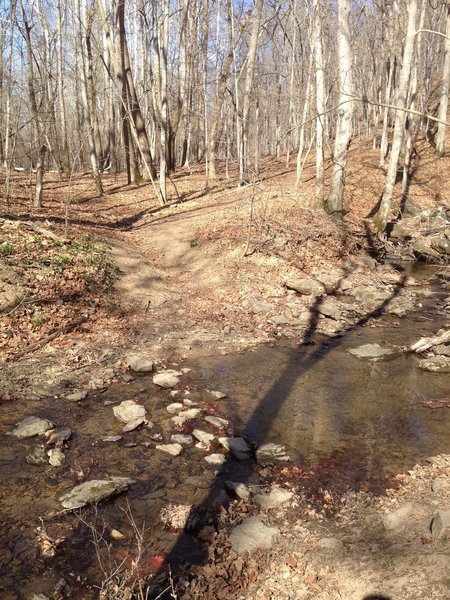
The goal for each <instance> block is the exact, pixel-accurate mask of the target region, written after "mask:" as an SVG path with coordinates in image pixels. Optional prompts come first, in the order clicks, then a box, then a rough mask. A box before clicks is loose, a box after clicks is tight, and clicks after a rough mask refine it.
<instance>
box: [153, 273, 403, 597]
mask: <svg viewBox="0 0 450 600" xmlns="http://www.w3.org/2000/svg"><path fill="white" fill-rule="evenodd" d="M347 274H348V269H347V270H346V271H345V274H344V276H343V277H342V278H344V277H345V275H347ZM341 281H342V279H340V280H339V281H338V282H337V284H336V285H335V286H333V287H331V288H329V289H328V290H327V292H326V294H323V295H320V296H317V297H316V298H315V300H314V302H313V304H312V306H311V308H310V318H309V323H308V327H307V330H306V332H305V334H304V336H303V340H302V342H301V343H300V344H299V345H298V347H297V349H296V351H294V352H292V353H291V354H290V357H289V360H288V362H287V364H286V367H285V368H284V370H283V371H282V372H281V373H280V375H279V377H278V378H277V379H276V381H275V382H274V383H273V385H272V386H271V387H270V389H269V390H268V392H267V393H266V394H265V395H264V397H263V398H262V400H261V401H260V402H259V403H258V405H257V406H256V408H255V409H254V411H253V412H252V414H251V415H250V417H249V418H248V420H247V422H246V424H245V426H244V430H243V432H242V434H243V436H244V437H246V435H248V432H249V431H251V430H252V429H253V424H254V423H257V424H258V437H259V440H260V444H262V443H264V441H265V440H267V439H268V436H269V433H270V429H271V426H272V424H273V422H274V420H275V419H276V418H277V415H278V414H279V413H280V411H281V409H282V407H283V405H284V403H285V401H286V400H287V398H288V396H289V394H290V392H291V390H292V389H293V387H294V385H295V383H296V381H297V380H298V379H299V378H300V377H301V376H303V375H304V374H305V373H306V372H308V371H309V370H311V369H312V368H313V367H314V366H315V365H316V364H317V363H319V362H320V361H322V360H323V358H324V357H325V356H326V355H327V354H328V353H329V352H330V351H331V350H333V349H334V348H337V347H339V346H340V345H342V343H343V341H344V340H345V339H346V337H347V336H348V335H349V334H350V333H351V332H353V331H355V330H358V329H360V328H362V327H363V326H364V325H366V324H367V323H369V321H370V320H371V319H376V318H378V317H380V316H381V315H383V313H384V312H385V310H386V308H387V307H388V305H389V304H390V303H391V302H392V301H393V300H394V299H395V298H396V297H397V296H398V295H399V294H400V292H401V291H402V289H403V288H404V285H405V281H406V275H404V276H403V277H402V279H401V280H400V281H399V282H398V284H397V285H396V286H395V287H394V289H393V291H392V293H391V294H390V296H389V297H388V298H386V299H385V300H384V301H383V302H381V303H380V304H379V305H378V306H377V307H376V308H375V309H374V310H371V311H370V312H367V313H366V314H365V315H363V316H362V317H360V318H359V319H358V320H357V321H356V322H355V323H353V324H350V325H348V327H346V329H345V330H343V331H341V332H340V333H338V334H337V335H335V336H334V337H331V338H327V339H325V340H321V339H320V338H319V337H318V322H319V318H320V307H321V305H322V303H323V302H324V300H325V299H326V298H327V297H330V296H334V295H335V294H336V293H337V292H338V291H339V287H340V284H341ZM237 465H239V470H238V479H237V478H236V466H237ZM256 472H257V463H256V461H255V460H253V459H247V460H244V461H236V459H235V458H233V456H232V454H231V453H230V455H229V457H228V459H227V460H226V461H225V463H224V464H223V465H222V466H221V467H220V469H219V471H218V472H217V474H216V477H215V478H214V481H213V483H212V485H211V487H210V489H209V491H208V493H207V494H206V495H205V497H204V499H203V501H202V502H201V504H200V505H197V506H195V507H194V508H193V512H192V516H194V515H198V514H201V513H202V512H204V513H206V512H208V511H210V510H211V507H213V506H214V504H215V502H216V500H217V497H218V494H219V493H220V491H221V489H223V488H222V486H223V481H224V480H227V479H228V480H230V479H231V480H234V481H236V480H238V481H239V482H240V483H247V482H250V481H251V478H252V476H253V475H254V474H255V473H256ZM215 526H216V528H219V525H218V523H217V521H216V522H215ZM208 559H209V554H208V546H207V545H206V546H205V545H204V546H203V547H202V548H201V549H200V545H199V540H198V539H197V538H196V537H195V535H190V534H188V533H187V532H183V533H182V534H181V535H180V536H179V537H178V539H177V540H176V542H175V544H174V545H173V547H172V549H171V551H170V552H169V554H168V557H167V560H166V562H165V564H164V565H163V567H162V568H161V570H160V571H159V573H158V574H157V576H156V578H155V579H154V581H153V582H152V583H151V584H150V589H149V595H150V597H153V594H155V595H157V594H158V593H160V592H161V587H160V586H161V578H163V577H164V574H165V572H166V569H167V568H168V567H169V566H170V567H171V568H174V569H176V568H177V566H180V565H181V564H183V563H190V564H191V565H200V564H205V562H206V561H208ZM183 572H184V574H185V573H186V571H185V570H183ZM188 572H189V571H188ZM161 597H162V598H164V597H165V596H164V595H163V596H161ZM167 597H168V598H169V597H170V596H167Z"/></svg>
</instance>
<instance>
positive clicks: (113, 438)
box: [101, 435, 122, 442]
mask: <svg viewBox="0 0 450 600" xmlns="http://www.w3.org/2000/svg"><path fill="white" fill-rule="evenodd" d="M121 439H122V436H121V435H107V436H105V437H102V438H101V440H102V442H118V441H119V440H121Z"/></svg>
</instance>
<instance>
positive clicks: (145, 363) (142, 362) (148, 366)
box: [126, 355, 155, 373]
mask: <svg viewBox="0 0 450 600" xmlns="http://www.w3.org/2000/svg"><path fill="white" fill-rule="evenodd" d="M154 364H155V363H154V360H153V359H151V358H146V357H145V356H139V355H135V356H130V357H128V358H127V360H126V366H127V367H129V368H130V369H131V370H132V371H135V373H150V372H151V371H153V366H154Z"/></svg>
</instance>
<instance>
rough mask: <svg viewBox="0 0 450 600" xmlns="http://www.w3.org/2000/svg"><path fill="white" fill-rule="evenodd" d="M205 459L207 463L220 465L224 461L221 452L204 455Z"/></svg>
mask: <svg viewBox="0 0 450 600" xmlns="http://www.w3.org/2000/svg"><path fill="white" fill-rule="evenodd" d="M205 460H206V462H207V463H208V464H209V465H214V466H216V467H220V466H221V465H223V463H224V462H225V461H226V458H225V456H224V455H223V454H209V455H208V456H205Z"/></svg>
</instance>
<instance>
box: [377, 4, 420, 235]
mask: <svg viewBox="0 0 450 600" xmlns="http://www.w3.org/2000/svg"><path fill="white" fill-rule="evenodd" d="M416 17H417V0H409V2H408V25H407V31H406V40H405V48H404V51H403V63H402V68H401V71H400V78H399V83H398V89H397V95H396V101H395V105H396V109H397V110H396V113H395V123H394V133H393V139H392V150H391V156H390V159H389V166H388V171H387V175H386V182H385V184H384V190H383V195H382V197H381V200H380V207H379V209H378V211H377V213H376V215H375V217H374V223H375V225H376V227H377V229H378V231H380V232H382V231H384V230H385V229H386V225H387V222H388V218H389V213H390V210H391V204H392V198H393V196H394V186H395V182H396V179H397V168H398V161H399V158H400V152H401V150H402V144H403V137H404V129H405V119H406V112H405V108H406V101H407V95H408V86H409V81H410V76H411V64H412V60H413V55H414V42H415V34H416Z"/></svg>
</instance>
